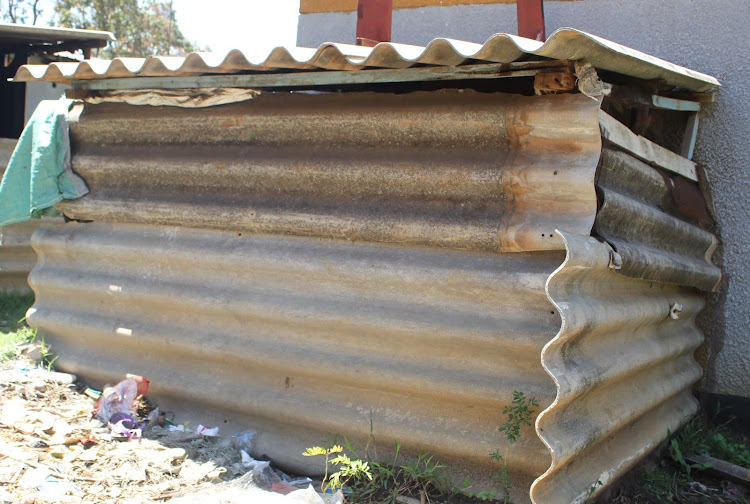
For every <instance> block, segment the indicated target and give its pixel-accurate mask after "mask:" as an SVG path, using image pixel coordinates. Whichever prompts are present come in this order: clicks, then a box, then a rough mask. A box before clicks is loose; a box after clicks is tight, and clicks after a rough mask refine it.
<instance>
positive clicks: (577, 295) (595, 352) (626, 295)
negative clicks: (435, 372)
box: [531, 233, 703, 504]
mask: <svg viewBox="0 0 750 504" xmlns="http://www.w3.org/2000/svg"><path fill="white" fill-rule="evenodd" d="M563 235H564V238H565V243H566V246H567V257H566V259H565V262H564V263H563V264H562V266H560V268H559V269H558V270H557V271H556V272H555V273H553V274H552V276H550V278H549V280H547V287H546V290H547V295H548V298H549V300H550V302H552V303H553V304H554V306H555V307H556V308H557V310H559V312H560V314H561V316H562V328H561V329H560V332H559V333H558V334H557V336H555V338H553V339H552V340H551V341H550V342H549V343H547V344H546V345H545V347H544V350H543V351H542V354H541V355H542V365H543V366H544V369H545V370H546V371H547V372H548V373H549V374H550V376H551V377H552V379H553V380H554V382H555V385H556V386H557V397H556V399H555V401H554V402H553V404H552V405H551V406H550V407H548V408H547V409H546V410H545V411H544V412H542V413H541V414H540V415H539V416H538V417H537V420H536V430H537V433H538V434H539V437H540V438H541V439H542V440H543V441H544V443H545V444H546V445H547V446H548V447H549V450H550V454H551V456H552V464H551V466H550V468H549V469H548V470H547V472H546V473H545V474H544V475H543V476H541V477H540V478H539V479H537V480H536V481H535V482H534V484H533V486H532V488H531V497H532V500H533V502H535V503H539V504H540V503H545V504H558V503H559V504H563V503H565V504H567V503H570V502H578V503H580V502H584V501H586V499H587V498H588V497H589V489H590V488H592V487H593V488H597V481H601V482H602V483H603V484H605V485H606V484H607V483H610V482H612V481H613V480H614V479H616V478H617V477H618V476H620V475H622V474H623V473H624V472H625V471H626V470H627V469H629V468H630V467H631V466H633V465H634V464H635V463H636V462H637V461H638V460H639V458H640V457H641V456H643V455H645V454H647V453H648V452H649V451H650V450H651V449H653V448H654V447H655V446H656V445H657V444H658V443H660V442H661V441H662V440H663V439H664V437H665V436H666V433H667V431H668V430H672V431H674V430H675V429H677V428H678V427H679V426H680V425H682V423H683V422H684V421H685V419H686V418H687V417H689V416H690V415H692V414H693V413H694V412H695V411H696V410H697V401H696V400H695V398H694V397H693V395H692V393H691V386H692V384H693V383H695V382H696V381H697V380H698V379H699V378H700V376H701V368H700V366H698V364H697V363H696V362H695V359H694V358H693V352H694V351H695V349H696V348H698V346H699V345H700V344H701V343H702V342H703V335H702V334H701V332H700V330H699V329H698V328H697V326H696V325H695V317H696V315H697V314H698V312H699V311H700V310H701V309H702V308H703V298H702V297H701V295H700V294H699V293H698V292H697V291H695V290H694V289H691V288H686V287H679V286H668V285H664V284H659V283H655V282H649V281H644V280H635V279H630V278H626V277H624V276H622V275H619V274H617V273H615V272H614V271H613V270H612V269H611V268H610V259H611V254H612V249H611V248H610V247H609V246H608V245H607V244H603V243H600V242H598V241H597V240H595V239H594V238H591V237H584V236H580V235H573V234H568V233H563ZM675 304H679V305H681V306H682V311H681V312H680V313H679V314H678V318H676V319H673V318H671V317H670V309H671V307H672V306H673V305H675Z"/></svg>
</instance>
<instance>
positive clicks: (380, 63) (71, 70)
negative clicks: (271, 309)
mask: <svg viewBox="0 0 750 504" xmlns="http://www.w3.org/2000/svg"><path fill="white" fill-rule="evenodd" d="M527 57H542V58H552V59H558V60H586V61H589V62H590V63H591V64H593V65H594V66H595V67H596V68H598V69H601V70H609V71H612V72H617V73H621V74H624V75H629V76H632V77H637V78H639V79H644V80H659V81H662V83H663V84H665V85H667V86H673V87H680V88H685V89H690V90H694V91H708V90H710V89H711V88H713V87H715V86H718V85H719V82H718V81H717V80H716V79H715V78H713V77H711V76H709V75H705V74H702V73H700V72H696V71H694V70H690V69H687V68H684V67H681V66H678V65H675V64H673V63H669V62H667V61H664V60H661V59H659V58H655V57H653V56H649V55H647V54H644V53H642V52H639V51H636V50H634V49H630V48H628V47H625V46H623V45H620V44H617V43H615V42H611V41H609V40H606V39H603V38H601V37H597V36H595V35H591V34H588V33H585V32H582V31H579V30H575V29H572V28H561V29H559V30H557V31H555V33H553V34H552V35H551V36H550V37H549V39H548V40H547V41H546V42H544V43H542V42H538V41H536V40H531V39H526V38H523V37H518V36H515V35H509V34H503V33H500V34H496V35H493V36H492V37H490V38H489V39H487V41H486V42H485V43H484V44H477V43H473V42H464V41H460V40H452V39H442V38H439V39H435V40H433V41H432V42H430V43H429V44H428V45H427V46H426V47H421V46H413V45H406V44H397V43H393V42H388V43H381V44H378V45H377V46H375V47H374V48H368V47H361V46H355V45H349V44H338V43H325V44H322V45H321V46H319V47H318V48H317V49H313V48H306V47H295V48H289V49H286V48H276V49H274V50H273V51H271V53H270V54H263V55H260V56H258V57H253V56H252V55H247V54H243V53H242V52H241V51H238V50H233V51H230V52H229V53H228V54H226V55H225V54H204V53H193V54H190V55H188V56H187V57H184V58H182V57H149V58H145V59H144V58H116V59H114V60H112V61H109V60H90V61H84V62H81V63H52V64H50V65H49V66H47V65H24V66H22V67H21V68H20V69H19V70H18V73H17V74H16V77H15V80H18V81H34V80H46V81H53V82H70V81H72V80H84V79H85V80H88V79H102V78H115V77H139V76H167V77H178V76H191V75H201V74H229V73H238V72H244V71H264V72H279V71H287V70H289V69H297V70H353V71H354V70H363V69H368V68H369V69H373V68H375V69H377V68H409V67H413V66H419V65H437V66H455V65H462V64H466V63H481V62H492V63H510V62H513V61H518V60H519V59H522V58H527Z"/></svg>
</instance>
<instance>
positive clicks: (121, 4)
mask: <svg viewBox="0 0 750 504" xmlns="http://www.w3.org/2000/svg"><path fill="white" fill-rule="evenodd" d="M54 23H55V24H56V25H58V26H64V27H68V28H83V29H89V30H104V31H110V32H112V33H113V34H114V35H115V38H116V39H117V41H115V42H111V43H110V44H109V45H108V46H107V47H106V48H104V49H102V50H101V51H100V53H99V56H102V57H105V58H113V57H117V56H136V57H143V56H149V55H154V54H159V55H173V56H174V55H184V54H186V53H189V52H192V51H194V50H196V48H195V47H194V46H193V44H192V43H191V42H190V41H188V40H187V39H185V37H184V35H183V34H182V32H181V31H180V28H179V27H178V26H177V19H176V16H175V10H174V8H173V6H172V2H171V1H169V0H57V2H56V5H55V17H54Z"/></svg>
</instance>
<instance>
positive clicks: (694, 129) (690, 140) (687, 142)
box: [680, 112, 698, 159]
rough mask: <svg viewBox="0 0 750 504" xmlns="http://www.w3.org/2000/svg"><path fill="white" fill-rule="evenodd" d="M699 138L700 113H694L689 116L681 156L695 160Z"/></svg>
mask: <svg viewBox="0 0 750 504" xmlns="http://www.w3.org/2000/svg"><path fill="white" fill-rule="evenodd" d="M697 138H698V112H693V113H691V114H690V115H689V116H688V121H687V126H686V127H685V136H683V137H682V146H681V147H680V154H681V155H682V156H683V157H685V158H687V159H693V153H694V152H695V141H696V139H697Z"/></svg>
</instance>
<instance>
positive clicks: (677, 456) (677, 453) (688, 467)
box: [669, 436, 713, 477]
mask: <svg viewBox="0 0 750 504" xmlns="http://www.w3.org/2000/svg"><path fill="white" fill-rule="evenodd" d="M670 437H671V436H670ZM669 455H670V457H672V460H674V461H675V462H677V463H678V464H679V465H680V466H682V468H683V469H684V470H685V473H686V474H687V475H688V477H689V476H690V473H691V472H692V471H693V470H696V471H704V470H706V469H708V468H710V467H711V466H712V465H713V464H711V463H705V464H694V463H690V462H688V461H687V460H685V457H684V456H683V455H682V450H681V449H680V443H679V442H678V441H677V440H676V439H674V438H672V439H670V440H669Z"/></svg>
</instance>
